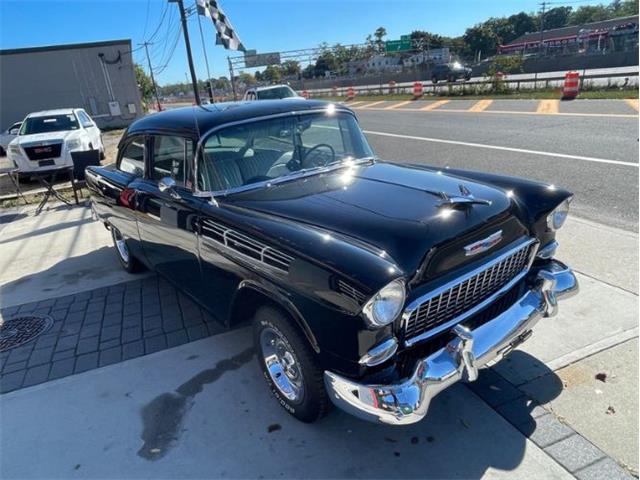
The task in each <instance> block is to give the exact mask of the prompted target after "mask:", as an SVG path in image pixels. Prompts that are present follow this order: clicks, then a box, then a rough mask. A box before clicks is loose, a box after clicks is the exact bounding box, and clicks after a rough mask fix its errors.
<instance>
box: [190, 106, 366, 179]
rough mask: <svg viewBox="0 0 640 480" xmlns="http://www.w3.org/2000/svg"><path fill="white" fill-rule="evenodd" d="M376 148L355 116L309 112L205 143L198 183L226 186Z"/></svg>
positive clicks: (229, 131) (236, 128)
mask: <svg viewBox="0 0 640 480" xmlns="http://www.w3.org/2000/svg"><path fill="white" fill-rule="evenodd" d="M372 155H373V153H372V151H371V149H370V148H369V145H368V144H367V143H366V140H365V138H364V135H363V134H362V131H361V130H360V127H358V124H357V122H356V121H355V119H354V118H353V116H351V115H349V114H343V113H339V114H334V115H323V114H308V115H299V116H291V117H289V116H287V117H282V118H275V119H270V120H261V121H256V122H250V123H245V124H241V125H236V126H232V127H228V128H225V129H223V130H220V131H219V132H216V133H214V134H212V135H211V136H210V137H208V138H207V139H206V141H205V142H204V149H203V157H202V158H200V161H199V163H198V188H199V189H200V190H202V191H222V190H228V189H231V188H235V187H239V186H243V185H251V184H253V183H257V182H261V181H265V180H271V179H275V178H278V177H284V176H287V175H289V174H291V173H294V172H297V171H299V170H302V169H313V168H319V167H323V166H326V165H329V164H334V163H343V162H347V161H350V160H355V159H358V158H363V157H370V156H372Z"/></svg>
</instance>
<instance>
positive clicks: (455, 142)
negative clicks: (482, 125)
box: [364, 130, 640, 168]
mask: <svg viewBox="0 0 640 480" xmlns="http://www.w3.org/2000/svg"><path fill="white" fill-rule="evenodd" d="M364 133H368V134H371V135H380V136H383V137H393V138H406V139H408V140H419V141H421V142H433V143H447V144H449V145H460V146H463V147H475V148H486V149H489V150H502V151H506V152H517V153H527V154H530V155H542V156H544V157H556V158H567V159H570V160H582V161H585V162H594V163H610V164H612V165H624V166H627V167H634V168H638V167H639V166H640V165H638V164H637V163H633V162H623V161H621V160H609V159H606V158H595V157H583V156H580V155H568V154H566V153H554V152H542V151H540V150H528V149H525V148H513V147H501V146H499V145H487V144H484V143H471V142H460V141H458V140H444V139H442V138H429V137H415V136H412V135H400V134H397V133H388V132H374V131H372V130H364Z"/></svg>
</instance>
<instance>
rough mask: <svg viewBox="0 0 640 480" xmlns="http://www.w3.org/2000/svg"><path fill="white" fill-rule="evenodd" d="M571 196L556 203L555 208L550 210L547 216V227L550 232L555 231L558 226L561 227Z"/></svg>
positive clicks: (565, 218) (567, 211) (567, 212)
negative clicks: (558, 203)
mask: <svg viewBox="0 0 640 480" xmlns="http://www.w3.org/2000/svg"><path fill="white" fill-rule="evenodd" d="M571 198H572V197H569V198H567V199H566V200H565V201H564V202H562V203H561V204H560V205H558V206H557V207H556V208H555V210H554V211H553V212H551V213H550V214H549V216H548V217H547V228H548V229H549V230H551V231H552V232H555V231H556V230H558V229H559V228H560V227H562V225H564V222H565V221H566V220H567V216H568V215H569V204H570V203H571Z"/></svg>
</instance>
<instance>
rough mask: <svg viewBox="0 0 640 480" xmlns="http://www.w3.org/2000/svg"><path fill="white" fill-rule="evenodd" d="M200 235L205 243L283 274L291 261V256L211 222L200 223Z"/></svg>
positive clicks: (287, 269)
mask: <svg viewBox="0 0 640 480" xmlns="http://www.w3.org/2000/svg"><path fill="white" fill-rule="evenodd" d="M202 235H203V240H204V242H205V243H209V242H213V243H215V244H217V245H222V246H224V247H226V248H228V249H230V250H233V251H234V252H236V253H239V254H242V255H245V256H247V257H249V258H251V259H253V260H258V261H259V262H260V263H262V264H264V265H268V266H270V267H273V268H276V269H278V270H282V271H283V272H288V271H289V265H290V264H291V262H292V261H293V257H292V256H290V255H287V254H286V253H284V252H281V251H280V250H278V249H276V248H273V247H271V246H269V245H267V244H265V243H262V242H261V241H259V240H256V239H254V238H251V237H249V236H248V235H246V234H244V233H240V232H238V231H236V230H233V229H231V228H228V227H225V226H223V225H221V224H218V223H215V222H213V221H211V220H205V221H204V222H203V223H202Z"/></svg>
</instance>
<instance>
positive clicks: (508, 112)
mask: <svg viewBox="0 0 640 480" xmlns="http://www.w3.org/2000/svg"><path fill="white" fill-rule="evenodd" d="M436 103H437V102H436ZM429 106H431V105H428V106H427V107H429ZM438 106H439V105H434V107H433V108H436V107H438ZM427 107H423V108H396V109H395V110H394V111H396V112H414V113H415V112H424V111H433V113H475V112H470V111H469V110H462V109H459V108H447V109H443V108H440V109H438V108H436V110H433V109H429V108H427ZM355 110H357V108H356V109H355ZM367 110H373V111H383V110H385V109H384V108H368V109H367ZM482 113H483V114H485V113H496V114H499V115H554V116H565V117H594V118H595V117H598V118H602V117H605V118H634V119H636V120H637V119H638V114H637V113H573V112H572V113H566V112H557V113H540V112H519V111H517V110H485V111H484V112H482Z"/></svg>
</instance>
